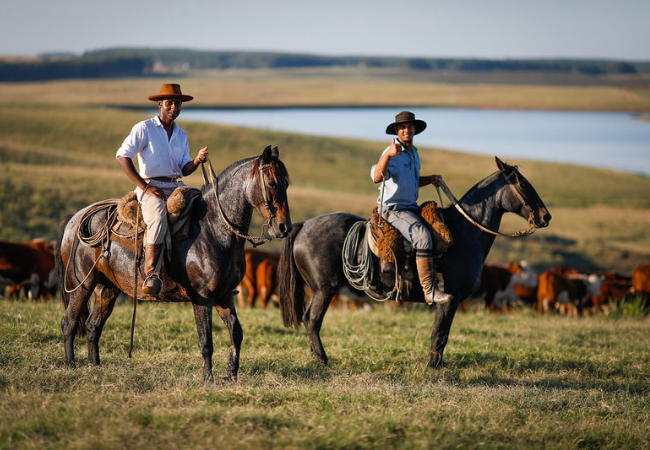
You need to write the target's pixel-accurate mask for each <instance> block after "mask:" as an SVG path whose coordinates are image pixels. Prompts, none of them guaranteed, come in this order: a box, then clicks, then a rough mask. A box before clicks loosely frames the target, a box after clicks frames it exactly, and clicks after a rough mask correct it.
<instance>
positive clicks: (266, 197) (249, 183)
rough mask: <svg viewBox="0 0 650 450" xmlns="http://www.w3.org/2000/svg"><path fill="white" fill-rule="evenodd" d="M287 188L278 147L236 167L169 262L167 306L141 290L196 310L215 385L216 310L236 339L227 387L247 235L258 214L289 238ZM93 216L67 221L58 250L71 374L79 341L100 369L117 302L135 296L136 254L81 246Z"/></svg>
mask: <svg viewBox="0 0 650 450" xmlns="http://www.w3.org/2000/svg"><path fill="white" fill-rule="evenodd" d="M288 184H289V179H288V174H287V171H286V168H285V166H284V164H283V163H282V161H280V159H279V154H278V151H277V147H275V148H273V149H272V148H271V147H270V146H269V147H267V148H266V149H265V150H264V152H263V153H262V155H261V156H259V157H254V158H247V159H244V160H241V161H238V162H235V163H233V164H232V165H231V166H230V167H228V168H227V169H225V170H224V171H223V172H222V173H221V174H220V175H219V176H218V177H217V178H216V180H215V181H213V183H210V184H207V185H206V186H205V187H204V188H203V196H202V199H201V200H200V202H199V203H198V206H195V207H194V210H193V212H192V216H191V219H190V230H189V235H188V237H187V238H186V239H182V240H179V241H176V242H174V244H173V246H172V252H171V259H167V258H165V261H164V263H163V273H162V274H161V275H162V278H163V282H164V291H163V292H162V293H161V296H160V297H161V298H160V299H153V298H146V296H144V295H143V294H142V289H141V287H138V298H139V299H142V300H153V301H170V302H192V305H193V307H194V318H195V321H196V329H197V333H198V338H199V349H200V351H201V354H202V355H203V377H204V379H205V380H206V381H207V380H212V379H213V375H212V352H213V343H212V307H215V308H216V310H217V312H218V313H219V316H220V317H221V320H222V321H223V322H224V324H225V325H226V327H227V328H228V331H229V332H230V342H231V343H230V352H229V357H228V358H229V359H228V365H227V369H226V370H227V379H230V380H233V381H234V380H236V379H237V372H238V370H239V353H240V347H241V342H242V339H243V334H242V328H241V325H240V324H239V319H238V318H237V314H236V312H235V305H234V302H233V289H235V287H236V286H237V284H238V283H239V282H240V281H241V279H242V278H243V277H244V273H245V272H246V262H245V259H244V244H245V243H246V239H247V238H250V236H246V235H245V233H247V232H248V228H249V226H250V223H251V219H252V214H253V211H254V210H257V211H258V213H259V214H260V215H261V216H262V218H263V219H264V220H265V221H266V228H267V229H268V233H269V234H270V235H271V236H272V237H280V238H283V237H286V236H287V234H289V232H290V231H291V226H292V225H291V217H290V214H289V205H288V203H287V192H286V190H287V187H288ZM217 199H218V201H217ZM88 208H90V207H87V208H85V209H83V210H81V211H79V212H77V213H76V214H75V215H73V216H71V217H69V218H67V219H66V220H64V222H63V223H62V225H61V230H60V232H59V238H58V242H57V251H56V264H57V275H58V282H59V286H60V287H61V296H62V299H63V303H64V305H65V314H64V315H63V319H62V320H61V329H62V330H63V339H64V345H65V362H66V365H67V366H69V367H74V366H75V356H74V338H75V334H80V335H84V334H85V335H86V336H87V338H88V359H89V361H90V363H91V364H95V365H99V338H100V336H101V333H102V329H103V327H104V324H105V322H106V320H107V319H108V317H109V316H110V314H111V312H112V310H113V306H114V305H115V299H116V297H117V296H118V294H119V293H120V292H124V293H126V294H127V295H132V294H133V291H134V254H133V253H132V252H131V251H129V250H127V249H125V248H124V247H123V246H121V245H119V244H118V243H117V242H115V241H110V243H108V242H107V243H104V242H102V243H101V245H97V246H94V247H91V246H87V245H82V244H80V243H79V236H78V233H79V230H78V224H79V223H80V221H82V216H83V215H84V212H86V211H87V210H88ZM106 220H107V213H106V212H100V213H98V214H95V215H94V216H92V218H91V219H90V220H89V222H88V225H87V226H86V227H87V228H90V230H88V231H89V232H90V234H95V233H97V232H98V231H100V230H102V229H104V224H105V223H106ZM82 223H83V222H82ZM141 279H142V278H141ZM93 292H94V293H95V304H94V307H93V308H92V312H90V311H89V308H88V299H89V298H90V296H91V294H92V293H93Z"/></svg>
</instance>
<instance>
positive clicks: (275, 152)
mask: <svg viewBox="0 0 650 450" xmlns="http://www.w3.org/2000/svg"><path fill="white" fill-rule="evenodd" d="M273 156H275V157H276V158H279V157H280V151H279V150H278V146H277V145H276V146H275V147H273Z"/></svg>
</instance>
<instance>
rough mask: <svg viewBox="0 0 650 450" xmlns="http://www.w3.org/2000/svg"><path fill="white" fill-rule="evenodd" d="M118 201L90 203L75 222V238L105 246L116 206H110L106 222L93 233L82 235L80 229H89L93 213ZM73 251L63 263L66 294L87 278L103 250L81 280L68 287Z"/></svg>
mask: <svg viewBox="0 0 650 450" xmlns="http://www.w3.org/2000/svg"><path fill="white" fill-rule="evenodd" d="M118 202H119V199H114V198H113V199H108V200H103V201H101V202H97V203H94V204H92V205H90V206H89V207H88V208H87V209H86V211H84V213H83V214H82V216H81V218H80V219H79V223H77V229H76V230H75V238H77V239H78V240H79V242H81V243H82V244H84V245H86V246H88V247H99V246H100V245H101V244H102V243H105V245H104V246H103V247H104V248H107V247H108V243H109V240H110V234H111V228H112V227H113V225H114V224H115V221H116V220H117V208H112V209H111V210H110V211H109V212H108V217H107V218H106V222H105V223H104V225H103V226H102V227H100V228H99V230H97V231H96V232H95V233H94V234H91V235H89V236H86V235H84V233H83V232H82V230H83V229H86V230H90V221H92V219H93V218H94V217H95V214H97V213H98V212H100V211H102V210H104V209H109V208H111V207H113V206H116V205H117V204H118ZM73 248H74V245H73ZM75 253H76V252H75V251H74V250H73V251H71V252H70V257H69V258H68V262H67V263H66V265H65V277H64V279H63V280H64V285H63V288H64V289H65V291H66V292H67V293H68V294H71V293H72V292H74V291H76V290H77V289H79V288H80V287H81V286H82V285H83V284H84V282H85V281H86V280H87V279H88V277H89V276H90V274H91V273H92V271H93V269H94V268H95V266H96V265H97V263H98V262H99V260H100V258H101V257H102V256H103V252H100V253H99V256H98V257H97V258H96V259H95V262H94V263H93V266H92V267H91V268H90V270H89V271H88V273H87V274H86V276H85V277H84V279H83V280H81V282H80V283H79V284H78V285H77V287H75V288H74V289H68V286H67V280H68V268H69V267H70V261H71V260H72V256H73V255H74V254H75Z"/></svg>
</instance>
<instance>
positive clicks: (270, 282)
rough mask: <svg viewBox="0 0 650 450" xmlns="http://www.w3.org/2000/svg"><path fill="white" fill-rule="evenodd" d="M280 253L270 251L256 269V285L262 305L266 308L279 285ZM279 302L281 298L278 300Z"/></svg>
mask: <svg viewBox="0 0 650 450" xmlns="http://www.w3.org/2000/svg"><path fill="white" fill-rule="evenodd" d="M279 261H280V254H279V253H269V254H268V255H267V257H266V258H265V259H263V260H262V261H261V262H260V263H259V264H258V265H257V270H256V271H255V286H256V290H257V296H258V297H259V301H260V307H262V308H266V304H267V302H268V301H269V299H272V298H273V297H274V296H275V289H276V287H277V285H278V275H277V271H278V262H279ZM276 303H277V304H279V299H278V300H277V302H276Z"/></svg>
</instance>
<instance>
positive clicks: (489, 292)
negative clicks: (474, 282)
mask: <svg viewBox="0 0 650 450" xmlns="http://www.w3.org/2000/svg"><path fill="white" fill-rule="evenodd" d="M515 286H522V287H528V288H535V287H536V286H537V277H536V276H535V274H534V273H533V271H532V269H531V268H530V266H529V265H528V263H527V262H526V261H520V262H518V263H510V264H508V265H505V266H499V265H491V264H484V265H483V270H482V272H481V282H480V284H479V287H478V288H477V289H476V291H475V292H474V294H473V296H474V297H480V296H484V301H485V307H486V308H488V309H489V310H490V311H507V310H508V304H509V302H516V301H517V300H518V296H517V294H516V292H515Z"/></svg>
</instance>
